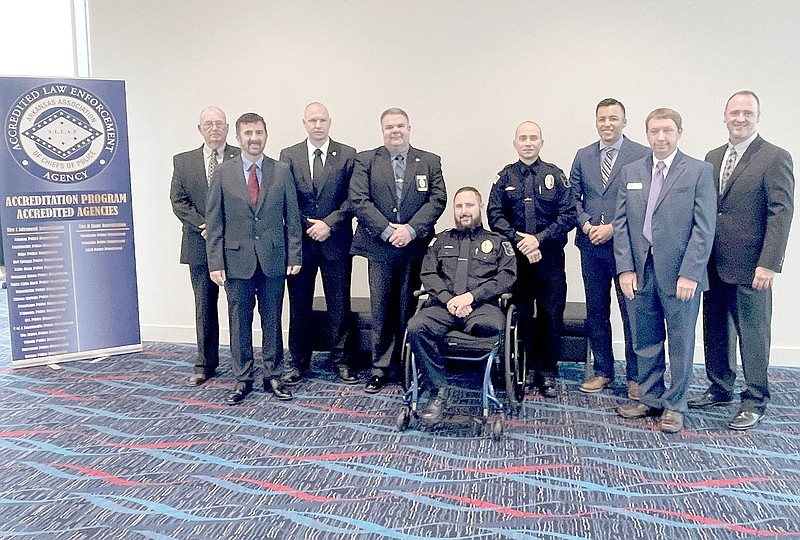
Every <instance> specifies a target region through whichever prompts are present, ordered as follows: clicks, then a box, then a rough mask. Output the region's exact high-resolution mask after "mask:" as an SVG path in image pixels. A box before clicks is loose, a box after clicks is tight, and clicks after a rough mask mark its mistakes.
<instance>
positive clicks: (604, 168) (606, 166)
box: [600, 148, 614, 189]
mask: <svg viewBox="0 0 800 540" xmlns="http://www.w3.org/2000/svg"><path fill="white" fill-rule="evenodd" d="M603 152H605V156H603V163H602V165H601V166H600V173H601V176H602V178H603V189H606V188H607V187H608V177H609V176H611V164H612V163H613V162H614V149H613V148H605V149H604V150H603Z"/></svg>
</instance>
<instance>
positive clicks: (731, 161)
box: [719, 148, 736, 195]
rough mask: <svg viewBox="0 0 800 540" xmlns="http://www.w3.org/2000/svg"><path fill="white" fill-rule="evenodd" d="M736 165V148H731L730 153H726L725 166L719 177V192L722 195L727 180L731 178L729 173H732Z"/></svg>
mask: <svg viewBox="0 0 800 540" xmlns="http://www.w3.org/2000/svg"><path fill="white" fill-rule="evenodd" d="M735 167H736V149H735V148H731V153H730V154H728V160H727V161H726V162H725V168H724V169H723V170H722V176H720V177H719V194H720V195H722V192H723V191H725V187H726V186H727V185H728V180H730V179H731V174H733V169H734V168H735Z"/></svg>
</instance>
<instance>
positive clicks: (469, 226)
mask: <svg viewBox="0 0 800 540" xmlns="http://www.w3.org/2000/svg"><path fill="white" fill-rule="evenodd" d="M481 225H483V222H482V221H481V216H476V217H475V218H474V219H472V221H470V222H469V224H466V225H465V224H464V223H463V222H462V220H461V219H458V220H456V230H459V231H469V230H472V229H477V228H478V227H480V226H481Z"/></svg>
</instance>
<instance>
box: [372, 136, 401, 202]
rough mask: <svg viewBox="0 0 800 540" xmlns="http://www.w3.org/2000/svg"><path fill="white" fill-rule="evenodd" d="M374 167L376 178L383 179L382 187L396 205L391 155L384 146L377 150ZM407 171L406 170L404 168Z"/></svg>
mask: <svg viewBox="0 0 800 540" xmlns="http://www.w3.org/2000/svg"><path fill="white" fill-rule="evenodd" d="M376 158H377V159H376V160H375V161H376V163H375V165H376V166H377V167H378V178H385V179H386V183H385V185H384V187H385V188H386V189H387V190H388V191H389V193H391V196H392V200H393V201H394V204H395V205H397V190H396V189H395V183H394V169H393V168H392V155H391V154H390V153H389V150H387V149H386V147H385V146H382V147H381V148H380V150H378V153H377V156H376ZM406 170H408V168H406Z"/></svg>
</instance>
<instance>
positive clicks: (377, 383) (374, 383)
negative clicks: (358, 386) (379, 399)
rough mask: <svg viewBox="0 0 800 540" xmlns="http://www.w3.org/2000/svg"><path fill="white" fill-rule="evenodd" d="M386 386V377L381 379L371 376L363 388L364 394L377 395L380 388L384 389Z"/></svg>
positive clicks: (377, 376)
mask: <svg viewBox="0 0 800 540" xmlns="http://www.w3.org/2000/svg"><path fill="white" fill-rule="evenodd" d="M385 384H386V377H381V376H379V375H373V376H372V377H371V378H370V379H369V381H367V384H366V385H365V386H364V392H366V393H367V394H377V393H378V392H380V391H381V388H383V387H384V385H385Z"/></svg>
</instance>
